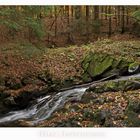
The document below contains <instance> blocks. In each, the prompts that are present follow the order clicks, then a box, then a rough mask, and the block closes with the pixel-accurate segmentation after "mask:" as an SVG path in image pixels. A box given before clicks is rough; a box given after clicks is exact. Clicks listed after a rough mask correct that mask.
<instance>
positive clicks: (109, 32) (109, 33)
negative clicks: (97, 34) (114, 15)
mask: <svg viewBox="0 0 140 140" xmlns="http://www.w3.org/2000/svg"><path fill="white" fill-rule="evenodd" d="M108 13H109V24H108V25H109V26H108V37H111V34H112V26H111V25H112V23H111V21H112V19H111V6H109V8H108Z"/></svg>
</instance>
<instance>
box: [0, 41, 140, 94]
mask: <svg viewBox="0 0 140 140" xmlns="http://www.w3.org/2000/svg"><path fill="white" fill-rule="evenodd" d="M139 44H140V41H138V40H137V39H136V40H134V39H133V40H132V39H131V40H129V41H122V40H121V41H118V40H116V39H104V40H98V41H96V42H94V43H90V44H87V45H81V46H77V45H73V46H68V47H65V48H63V47H61V48H51V49H50V48H46V47H45V46H42V45H41V44H40V45H37V46H35V45H33V44H31V43H28V42H25V43H21V42H20V43H5V44H1V45H0V91H3V90H10V92H11V93H13V94H14V95H16V94H18V92H20V90H22V89H23V90H27V89H28V88H29V89H32V88H35V87H36V88H39V87H42V86H44V85H46V84H48V83H47V80H48V78H49V77H50V78H51V79H52V81H56V84H57V82H61V81H64V80H67V79H72V80H73V81H75V84H76V83H80V82H81V74H82V73H83V69H82V67H81V62H82V61H83V59H84V57H85V56H86V55H87V54H88V53H89V51H90V50H93V51H95V52H101V53H103V54H109V55H112V56H113V57H115V58H124V59H127V60H130V61H133V60H135V61H137V62H140V51H139V48H140V46H139ZM15 91H16V92H15Z"/></svg>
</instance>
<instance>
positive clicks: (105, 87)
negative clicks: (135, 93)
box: [86, 78, 140, 93]
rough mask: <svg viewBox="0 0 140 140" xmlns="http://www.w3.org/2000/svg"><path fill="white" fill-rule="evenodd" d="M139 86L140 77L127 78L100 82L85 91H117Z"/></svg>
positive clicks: (133, 88)
mask: <svg viewBox="0 0 140 140" xmlns="http://www.w3.org/2000/svg"><path fill="white" fill-rule="evenodd" d="M139 88H140V79H137V78H135V79H127V80H111V81H107V82H102V83H99V84H96V85H93V86H91V87H90V88H89V89H87V90H86V91H87V92H91V91H92V92H94V93H103V92H109V91H111V92H117V91H128V90H135V89H139Z"/></svg>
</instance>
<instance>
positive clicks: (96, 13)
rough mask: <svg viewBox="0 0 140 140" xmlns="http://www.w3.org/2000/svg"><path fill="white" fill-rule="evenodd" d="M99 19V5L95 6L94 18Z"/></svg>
mask: <svg viewBox="0 0 140 140" xmlns="http://www.w3.org/2000/svg"><path fill="white" fill-rule="evenodd" d="M98 19H99V6H94V20H98Z"/></svg>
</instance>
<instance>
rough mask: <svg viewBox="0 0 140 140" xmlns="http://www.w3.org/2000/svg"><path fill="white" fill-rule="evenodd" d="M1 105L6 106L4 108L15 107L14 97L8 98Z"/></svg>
mask: <svg viewBox="0 0 140 140" xmlns="http://www.w3.org/2000/svg"><path fill="white" fill-rule="evenodd" d="M3 104H4V105H6V106H11V107H12V106H14V105H16V102H15V100H14V97H12V96H10V97H8V98H6V99H5V100H4V101H3Z"/></svg>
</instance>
